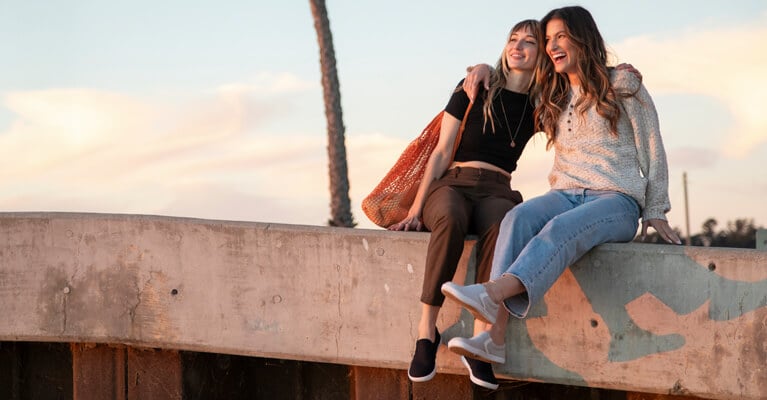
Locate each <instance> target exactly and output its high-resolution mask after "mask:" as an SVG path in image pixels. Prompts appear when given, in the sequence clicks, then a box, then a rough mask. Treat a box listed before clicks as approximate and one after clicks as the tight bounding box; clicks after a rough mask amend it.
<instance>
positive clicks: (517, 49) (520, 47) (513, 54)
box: [505, 28, 538, 72]
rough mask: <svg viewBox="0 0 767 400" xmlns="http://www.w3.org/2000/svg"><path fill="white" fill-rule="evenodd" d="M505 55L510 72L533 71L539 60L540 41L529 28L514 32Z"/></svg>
mask: <svg viewBox="0 0 767 400" xmlns="http://www.w3.org/2000/svg"><path fill="white" fill-rule="evenodd" d="M505 54H506V64H507V65H508V66H509V69H510V70H512V71H514V70H516V71H527V72H529V71H532V70H533V69H535V62H536V61H537V60H538V40H537V39H536V38H535V35H534V34H533V32H531V31H530V30H529V29H527V28H523V29H519V30H517V31H514V32H512V33H511V35H509V41H508V42H507V43H506V49H505Z"/></svg>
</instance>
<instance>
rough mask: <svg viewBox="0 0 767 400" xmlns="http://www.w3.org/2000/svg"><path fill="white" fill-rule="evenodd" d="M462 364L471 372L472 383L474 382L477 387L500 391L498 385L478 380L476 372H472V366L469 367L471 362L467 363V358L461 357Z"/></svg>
mask: <svg viewBox="0 0 767 400" xmlns="http://www.w3.org/2000/svg"><path fill="white" fill-rule="evenodd" d="M461 362H462V363H463V365H464V366H466V369H468V370H469V379H471V381H472V382H474V384H475V385H477V386H482V387H483V388H485V389H490V390H495V389H498V384H497V383H490V382H487V381H483V380H482V379H479V378H477V377H476V376H474V372H472V370H471V366H470V365H469V362H468V361H466V356H463V357H461Z"/></svg>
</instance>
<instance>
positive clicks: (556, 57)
mask: <svg viewBox="0 0 767 400" xmlns="http://www.w3.org/2000/svg"><path fill="white" fill-rule="evenodd" d="M563 58H565V53H554V54H552V55H551V59H552V60H554V62H559V61H561V60H562V59H563Z"/></svg>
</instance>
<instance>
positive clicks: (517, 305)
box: [501, 273, 532, 318]
mask: <svg viewBox="0 0 767 400" xmlns="http://www.w3.org/2000/svg"><path fill="white" fill-rule="evenodd" d="M503 275H510V276H513V277H515V278H517V279H519V282H520V283H522V286H524V288H525V291H524V292H522V293H520V294H517V295H514V296H511V297H509V298H508V299H506V300H504V301H503V306H504V308H506V311H508V312H509V314H511V315H512V316H514V317H516V318H525V317H527V313H528V312H530V305H531V304H532V302H531V301H530V295H529V294H528V293H529V289H530V285H529V284H528V283H527V282H525V280H524V279H523V278H522V277H521V276H519V275H516V274H512V273H505V274H502V275H501V276H503Z"/></svg>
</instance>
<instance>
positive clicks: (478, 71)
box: [463, 64, 490, 101]
mask: <svg viewBox="0 0 767 400" xmlns="http://www.w3.org/2000/svg"><path fill="white" fill-rule="evenodd" d="M466 72H467V74H466V79H464V81H463V91H464V92H466V95H467V96H469V100H471V101H474V99H475V98H476V97H477V93H478V92H479V84H480V83H482V84H483V85H484V86H485V90H490V66H489V65H487V64H477V65H475V66H473V67H467V68H466Z"/></svg>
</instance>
